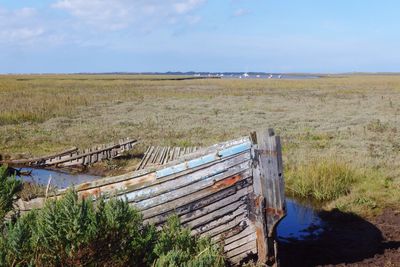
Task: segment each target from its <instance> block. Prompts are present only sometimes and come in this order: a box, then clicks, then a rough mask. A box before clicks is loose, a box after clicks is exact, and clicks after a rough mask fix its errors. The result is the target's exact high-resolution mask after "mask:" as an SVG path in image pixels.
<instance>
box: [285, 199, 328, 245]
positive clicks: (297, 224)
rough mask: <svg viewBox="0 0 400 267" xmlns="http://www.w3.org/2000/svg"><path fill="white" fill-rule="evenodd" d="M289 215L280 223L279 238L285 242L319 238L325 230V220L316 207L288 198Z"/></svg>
mask: <svg viewBox="0 0 400 267" xmlns="http://www.w3.org/2000/svg"><path fill="white" fill-rule="evenodd" d="M286 208H287V215H286V217H285V218H284V219H283V220H282V221H281V222H280V223H279V225H278V229H277V231H278V238H279V240H280V241H283V242H290V241H291V240H305V239H314V238H317V237H318V235H320V234H321V233H322V231H323V226H324V221H323V220H322V219H321V218H320V217H319V216H318V214H317V212H316V210H315V207H313V205H311V204H307V203H302V202H299V201H296V200H294V199H291V198H286Z"/></svg>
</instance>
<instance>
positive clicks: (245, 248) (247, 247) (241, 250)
mask: <svg viewBox="0 0 400 267" xmlns="http://www.w3.org/2000/svg"><path fill="white" fill-rule="evenodd" d="M256 249H257V246H256V241H255V240H252V241H250V242H248V243H246V244H244V245H243V246H240V247H237V248H235V249H233V250H231V251H228V252H227V253H226V256H228V257H229V258H233V257H235V256H237V255H239V254H241V253H244V252H247V253H248V252H249V251H254V250H256Z"/></svg>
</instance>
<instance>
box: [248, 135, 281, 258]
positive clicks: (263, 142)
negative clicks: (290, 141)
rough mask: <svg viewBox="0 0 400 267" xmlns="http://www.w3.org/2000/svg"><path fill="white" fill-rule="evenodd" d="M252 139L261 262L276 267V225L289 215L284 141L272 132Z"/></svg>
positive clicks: (258, 244) (255, 206) (256, 219)
mask: <svg viewBox="0 0 400 267" xmlns="http://www.w3.org/2000/svg"><path fill="white" fill-rule="evenodd" d="M251 139H252V143H253V145H252V151H251V153H252V160H253V166H252V170H253V186H254V194H255V197H254V201H255V205H254V208H255V211H253V212H254V213H255V215H256V216H255V225H256V231H257V248H258V259H259V263H260V264H266V265H268V266H276V264H277V259H276V257H277V249H276V225H277V223H278V222H279V221H280V220H281V219H282V218H283V217H284V216H285V214H286V211H285V195H284V183H283V166H282V152H281V145H280V138H279V137H278V136H275V133H274V131H273V130H272V129H268V130H267V131H262V132H257V133H252V134H251Z"/></svg>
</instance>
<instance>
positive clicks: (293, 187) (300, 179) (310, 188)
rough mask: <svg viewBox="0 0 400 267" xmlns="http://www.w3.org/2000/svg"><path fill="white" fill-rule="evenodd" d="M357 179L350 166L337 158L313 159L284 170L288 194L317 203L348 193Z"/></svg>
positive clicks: (357, 175) (354, 171)
mask: <svg viewBox="0 0 400 267" xmlns="http://www.w3.org/2000/svg"><path fill="white" fill-rule="evenodd" d="M359 178H360V175H359V174H357V172H356V170H355V169H354V168H352V167H351V166H350V164H348V163H346V162H344V161H342V160H340V159H337V158H319V159H313V160H311V161H309V162H307V163H305V164H299V165H294V166H289V167H288V168H287V170H286V183H287V190H288V191H289V193H291V194H293V195H295V196H298V197H301V198H313V199H315V200H318V201H329V200H334V199H337V198H339V197H340V196H343V195H345V194H347V193H349V191H350V188H351V186H352V185H353V184H354V183H355V182H356V181H357V180H359Z"/></svg>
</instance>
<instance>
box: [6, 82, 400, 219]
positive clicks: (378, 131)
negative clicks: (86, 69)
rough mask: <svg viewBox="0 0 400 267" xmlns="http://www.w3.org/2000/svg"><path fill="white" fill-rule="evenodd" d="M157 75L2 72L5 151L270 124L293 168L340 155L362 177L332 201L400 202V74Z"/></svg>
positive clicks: (163, 139)
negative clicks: (308, 76)
mask: <svg viewBox="0 0 400 267" xmlns="http://www.w3.org/2000/svg"><path fill="white" fill-rule="evenodd" d="M153 78H154V77H149V76H129V75H125V76H116V75H113V76H101V75H86V76H85V75H48V76H0V153H1V154H3V156H4V155H11V156H13V157H17V156H18V154H21V153H25V154H27V155H31V156H33V155H35V156H37V155H43V154H47V153H52V152H57V151H59V150H62V149H65V148H69V147H71V146H78V147H90V146H91V145H93V144H98V143H105V142H109V141H111V140H116V139H118V138H122V137H127V136H129V137H136V138H140V139H141V140H143V141H144V142H145V144H157V145H179V146H207V145H210V144H213V143H216V142H219V141H224V140H227V139H230V138H234V137H239V136H242V135H247V134H248V133H249V132H250V131H252V130H255V129H259V128H265V127H273V128H275V129H276V131H277V132H278V133H279V134H280V135H281V136H282V139H283V149H284V162H285V163H286V164H287V166H288V168H290V169H296V168H302V167H304V166H308V165H307V164H311V163H312V162H315V161H318V160H326V159H327V158H328V159H330V158H331V157H330V155H334V156H335V157H338V158H340V159H341V161H343V162H345V163H346V164H348V165H351V167H352V169H355V170H356V171H357V172H358V173H360V172H361V173H363V174H365V175H362V177H366V178H363V179H359V180H361V181H357V182H352V184H353V185H349V187H350V188H349V190H348V191H349V192H350V193H349V194H347V195H346V196H345V197H343V196H342V197H339V198H338V199H336V200H335V201H333V202H330V203H329V204H328V205H330V207H333V206H337V207H340V208H341V209H346V210H350V211H356V212H359V213H362V210H363V209H364V208H366V209H368V211H372V212H373V211H374V210H379V208H380V207H384V206H387V205H391V206H396V203H400V193H399V191H400V134H399V131H400V117H399V116H400V76H348V77H344V76H343V77H339V76H333V77H326V78H321V79H312V80H216V79H207V80H185V81H169V80H162V79H161V80H152V79H153ZM312 169H313V168H307V169H306V170H305V171H304V172H303V176H305V177H306V176H308V174H307V170H309V171H310V170H312ZM328 177H329V176H328ZM290 178H291V177H288V179H287V180H288V182H290ZM374 178H376V179H374ZM368 184H370V187H371V190H368ZM288 186H290V184H289V185H288ZM344 191H346V190H344ZM335 198H336V197H335ZM344 200H345V201H344ZM398 206H399V205H398V204H397V208H398Z"/></svg>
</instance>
